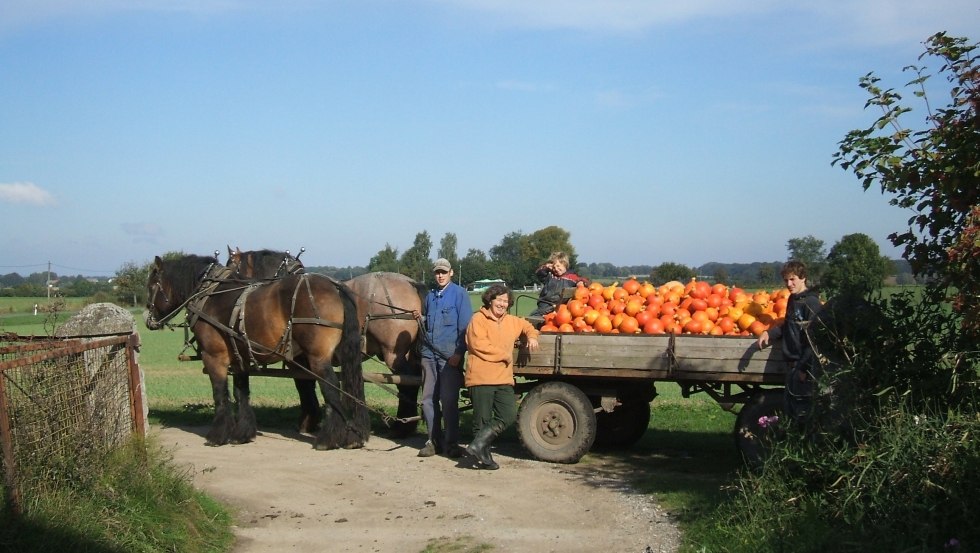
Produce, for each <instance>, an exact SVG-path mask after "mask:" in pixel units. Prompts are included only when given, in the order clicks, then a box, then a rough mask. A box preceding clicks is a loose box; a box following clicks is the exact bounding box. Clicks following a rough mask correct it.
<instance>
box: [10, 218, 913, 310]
mask: <svg viewBox="0 0 980 553" xmlns="http://www.w3.org/2000/svg"><path fill="white" fill-rule="evenodd" d="M433 247H434V245H433V242H432V238H431V236H430V235H429V233H428V232H427V231H422V232H419V233H418V234H417V235H416V236H415V240H414V242H413V244H412V246H411V247H409V248H407V249H406V250H405V251H403V252H399V251H398V249H397V248H394V247H392V246H391V245H390V244H385V247H384V248H383V249H381V250H379V251H378V252H377V253H376V254H375V255H374V256H372V257H371V258H370V259H369V261H368V263H367V265H364V266H347V267H334V266H310V267H307V270H309V271H311V272H316V273H321V274H325V275H328V276H331V277H333V278H336V279H338V280H347V279H350V278H353V277H355V276H358V275H361V274H364V273H368V272H376V271H389V272H395V273H401V274H404V275H407V276H409V277H411V278H414V279H415V280H418V281H419V282H422V283H425V284H431V282H432V275H431V268H432V262H433V260H434V259H436V258H439V257H444V258H446V259H448V260H449V261H450V263H452V265H453V267H454V270H455V273H456V274H455V276H456V280H457V281H458V282H459V283H460V284H463V285H466V284H468V283H471V282H474V281H476V280H481V279H487V278H493V279H496V278H500V279H503V280H504V281H506V282H507V283H508V284H509V285H510V286H511V287H514V288H523V287H527V286H532V285H534V284H536V283H537V279H536V276H535V270H536V269H537V267H538V266H539V265H540V264H541V263H542V262H543V261H544V260H545V259H546V258H547V257H548V255H550V254H551V252H553V251H564V252H566V253H568V255H569V258H570V259H571V267H572V270H573V271H574V272H576V273H578V274H579V275H581V276H583V277H586V278H588V279H590V280H595V281H600V282H613V281H617V280H623V279H625V278H628V277H637V278H640V279H648V280H650V281H651V282H655V283H663V282H667V281H670V280H680V281H684V282H686V281H688V280H690V279H692V278H698V279H701V280H708V281H711V282H713V283H716V282H720V283H723V284H727V285H730V286H741V287H760V288H763V287H776V286H779V285H780V282H781V281H780V276H779V270H780V268H781V267H782V264H783V263H784V261H758V262H752V263H720V262H710V263H705V264H704V265H701V266H700V267H689V266H687V265H684V264H681V263H676V262H672V261H668V262H664V263H661V264H659V265H626V266H623V265H614V264H612V263H596V262H579V261H578V255H577V254H576V251H575V246H574V245H573V244H572V242H571V234H570V233H569V232H568V231H566V230H565V229H562V228H561V227H557V226H549V227H545V228H543V229H540V230H537V231H534V232H532V233H530V234H525V233H523V232H521V231H515V232H511V233H509V234H507V235H505V236H504V237H503V238H502V239H501V241H500V242H499V243H498V244H497V245H495V246H493V247H491V248H490V249H489V251H483V250H480V249H473V248H471V249H469V250H468V251H467V252H466V254H465V255H463V256H462V257H460V256H459V255H458V253H457V238H456V234H455V233H451V232H449V233H446V234H445V235H444V236H443V237H442V239H441V240H440V242H439V247H438V248H436V249H435V251H434V252H433ZM786 247H787V252H788V255H787V260H788V259H799V260H801V261H804V262H805V263H807V265H808V266H809V267H810V271H811V279H812V281H813V282H814V283H815V284H825V285H828V286H830V287H831V288H837V287H840V286H855V285H859V286H861V287H863V288H867V287H872V288H875V287H880V285H881V283H882V281H883V279H885V278H886V277H888V276H894V277H895V279H894V280H895V283H897V284H913V283H915V278H914V277H913V275H912V269H911V266H910V264H909V263H908V262H907V261H905V260H895V261H893V260H889V259H887V258H884V257H883V256H881V255H880V254H879V249H878V245H877V244H876V243H875V242H874V241H873V240H872V239H871V238H870V237H868V236H867V235H864V234H853V235H848V236H844V237H843V238H841V240H840V241H839V242H838V243H836V244H835V245H834V246H833V247H832V248H831V249H830V252H829V253H828V252H827V251H826V248H825V246H824V242H823V241H822V240H819V239H817V238H814V237H813V236H804V237H800V238H793V239H790V240H789V241H788V242H787V245H786ZM168 255H180V254H179V252H171V253H170V254H168ZM148 275H149V263H146V264H143V265H138V264H136V263H132V262H130V263H125V264H124V265H123V266H122V267H121V268H120V269H119V270H118V271H117V272H116V275H115V276H114V277H113V278H111V279H95V278H91V277H84V276H81V275H76V276H64V277H63V276H59V275H57V274H56V273H47V272H40V273H32V274H30V275H28V276H27V277H22V276H20V275H19V274H17V273H10V274H6V275H2V276H0V295H3V296H33V297H38V296H44V295H46V294H47V293H48V290H47V284H48V283H49V279H50V283H51V284H52V290H53V291H54V292H55V293H56V294H58V295H61V296H65V297H90V296H99V297H100V298H102V299H101V300H100V301H116V302H118V303H120V304H121V305H132V306H136V305H142V302H144V301H145V299H146V290H145V283H146V278H147V276H148Z"/></svg>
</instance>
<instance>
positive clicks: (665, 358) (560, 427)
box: [514, 333, 787, 463]
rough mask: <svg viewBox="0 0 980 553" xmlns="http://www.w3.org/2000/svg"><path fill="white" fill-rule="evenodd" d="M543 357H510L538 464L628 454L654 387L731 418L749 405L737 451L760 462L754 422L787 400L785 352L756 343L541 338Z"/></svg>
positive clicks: (518, 352) (528, 442)
mask: <svg viewBox="0 0 980 553" xmlns="http://www.w3.org/2000/svg"><path fill="white" fill-rule="evenodd" d="M538 342H539V345H540V347H539V349H538V350H537V351H534V352H528V351H527V350H526V349H522V348H520V347H517V348H515V350H514V360H515V362H514V374H515V376H517V377H518V383H517V392H518V393H519V394H524V399H523V400H522V401H521V406H520V412H519V415H518V431H519V434H520V436H521V441H522V442H523V443H524V445H525V447H527V449H528V450H529V451H530V452H531V453H532V454H533V455H534V456H535V457H537V458H539V459H543V460H548V461H554V462H562V463H574V462H577V461H578V460H579V459H580V458H581V457H582V456H583V455H584V454H585V453H586V452H588V450H589V449H590V448H591V447H592V446H593V444H595V443H597V444H600V445H604V446H628V445H631V444H632V443H634V442H636V441H637V440H639V438H640V437H642V435H643V433H644V431H645V430H646V428H647V426H648V425H649V420H650V405H649V404H650V401H652V400H653V399H654V398H655V397H656V395H657V392H656V383H657V382H676V383H677V384H679V385H680V387H681V392H682V394H683V395H684V397H688V396H690V395H692V394H694V393H705V394H707V395H709V396H710V397H711V398H712V399H714V400H715V401H716V402H718V403H719V405H720V406H721V407H722V408H724V409H727V410H732V409H733V408H734V406H735V405H736V404H743V405H744V406H743V408H742V409H741V411H740V413H739V416H738V417H737V420H736V424H735V439H736V445H737V446H738V447H739V449H740V450H741V451H742V453H743V454H744V455H745V456H746V457H747V458H748V459H749V460H752V459H753V458H755V457H758V456H759V455H761V452H760V451H759V448H760V444H759V439H758V437H759V435H760V434H761V428H759V426H758V419H759V417H760V416H762V415H766V414H769V413H771V412H774V410H776V409H777V408H778V406H779V405H780V404H781V401H782V394H783V392H782V388H781V387H782V386H783V384H784V382H785V378H786V372H787V364H786V363H785V362H784V359H783V357H782V353H781V351H780V348H774V347H769V348H766V349H762V350H760V349H759V347H758V345H757V344H756V339H755V338H754V337H747V336H700V335H673V334H669V335H645V334H630V335H619V334H593V333H576V334H570V333H542V334H541V336H540V337H539V339H538Z"/></svg>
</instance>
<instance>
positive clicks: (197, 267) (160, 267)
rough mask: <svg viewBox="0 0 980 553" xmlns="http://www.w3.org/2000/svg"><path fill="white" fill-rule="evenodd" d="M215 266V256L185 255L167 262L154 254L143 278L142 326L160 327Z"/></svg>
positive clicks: (170, 317) (216, 264)
mask: <svg viewBox="0 0 980 553" xmlns="http://www.w3.org/2000/svg"><path fill="white" fill-rule="evenodd" d="M215 266H219V265H218V259H217V257H204V256H198V255H188V256H184V257H181V258H178V259H174V260H169V261H168V260H164V259H163V258H161V257H160V256H156V257H155V258H154V260H153V265H152V267H151V268H150V274H149V276H148V277H147V280H146V291H147V294H146V298H147V299H146V314H145V316H144V319H145V323H146V328H148V329H150V330H159V329H161V328H163V326H164V325H165V324H166V323H167V321H169V320H170V319H172V318H173V317H174V316H175V315H176V314H177V313H179V312H180V309H181V308H182V307H183V306H184V304H185V303H186V302H187V300H188V299H189V298H190V297H191V296H192V295H193V294H194V291H195V290H196V289H197V287H198V286H199V285H200V283H201V281H202V280H203V279H204V278H205V277H206V276H207V275H208V273H209V272H210V270H211V268H213V267H215Z"/></svg>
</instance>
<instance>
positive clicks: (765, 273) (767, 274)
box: [757, 265, 776, 284]
mask: <svg viewBox="0 0 980 553" xmlns="http://www.w3.org/2000/svg"><path fill="white" fill-rule="evenodd" d="M757 277H758V279H759V283H760V284H772V283H774V282H776V270H775V269H774V268H773V267H772V265H761V266H760V267H759V274H758V275H757Z"/></svg>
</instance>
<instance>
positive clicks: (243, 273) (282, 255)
mask: <svg viewBox="0 0 980 553" xmlns="http://www.w3.org/2000/svg"><path fill="white" fill-rule="evenodd" d="M305 251H306V248H300V250H299V255H303V252H305ZM299 255H297V256H296V257H293V256H292V254H290V253H289V250H286V251H284V252H281V251H275V250H251V251H246V252H243V251H242V250H241V249H240V248H238V247H236V248H235V249H234V250H232V249H231V247H230V246H229V247H228V262H227V263H226V264H225V266H226V267H228V268H229V269H231V270H232V274H234V275H236V277H237V278H241V279H244V280H266V279H276V278H280V277H284V276H287V275H292V274H297V273H302V272H304V271H305V267H304V266H303V262H302V261H300V260H299Z"/></svg>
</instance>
